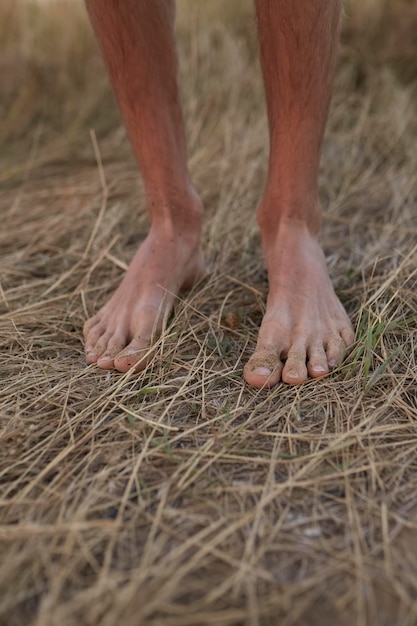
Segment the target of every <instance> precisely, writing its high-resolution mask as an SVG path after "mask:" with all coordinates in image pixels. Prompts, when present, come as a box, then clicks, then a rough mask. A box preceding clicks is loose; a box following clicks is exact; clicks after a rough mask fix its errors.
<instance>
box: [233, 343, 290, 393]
mask: <svg viewBox="0 0 417 626" xmlns="http://www.w3.org/2000/svg"><path fill="white" fill-rule="evenodd" d="M281 372H282V362H281V360H280V358H279V356H278V355H277V353H276V352H275V351H271V350H267V349H265V348H263V349H262V348H261V349H257V350H256V351H255V352H254V354H253V355H252V356H251V358H250V359H249V361H248V362H247V364H246V365H245V369H244V371H243V376H244V378H245V380H246V382H247V383H248V384H249V385H251V386H252V387H256V388H257V389H262V388H266V389H269V388H270V387H273V386H274V385H276V384H278V383H279V381H280V380H281Z"/></svg>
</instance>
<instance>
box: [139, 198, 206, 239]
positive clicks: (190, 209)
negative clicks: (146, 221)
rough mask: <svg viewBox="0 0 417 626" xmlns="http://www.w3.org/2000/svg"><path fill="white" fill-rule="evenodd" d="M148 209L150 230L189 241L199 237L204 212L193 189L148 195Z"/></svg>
mask: <svg viewBox="0 0 417 626" xmlns="http://www.w3.org/2000/svg"><path fill="white" fill-rule="evenodd" d="M148 208H149V213H150V218H151V226H152V230H155V231H158V232H160V233H161V234H162V233H165V234H167V235H173V236H178V235H180V236H184V237H186V238H191V239H194V238H195V237H198V238H199V237H200V233H201V229H202V222H203V212H204V211H203V204H202V202H201V200H200V198H199V196H198V194H197V193H196V191H195V190H194V188H193V187H191V186H189V187H188V188H187V189H185V190H181V191H180V190H175V191H174V192H173V191H172V190H168V193H164V192H163V191H162V190H158V193H153V194H152V195H150V194H148Z"/></svg>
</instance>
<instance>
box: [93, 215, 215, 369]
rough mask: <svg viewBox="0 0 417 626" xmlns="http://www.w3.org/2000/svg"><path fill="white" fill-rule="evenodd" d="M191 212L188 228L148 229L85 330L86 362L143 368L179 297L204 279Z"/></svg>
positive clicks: (106, 366) (197, 222)
mask: <svg viewBox="0 0 417 626" xmlns="http://www.w3.org/2000/svg"><path fill="white" fill-rule="evenodd" d="M196 213H197V215H196V216H194V219H190V220H189V223H190V224H192V226H191V227H190V226H189V225H188V226H187V225H186V227H185V228H182V229H178V227H176V228H173V227H172V226H164V227H155V226H153V227H152V228H151V230H150V232H149V234H148V236H147V238H146V239H145V241H144V242H143V243H142V245H141V246H140V248H139V250H138V251H137V253H136V255H135V256H134V258H133V260H132V262H131V264H130V267H129V269H128V270H127V273H126V275H125V277H124V278H123V280H122V282H121V284H120V286H119V287H118V289H117V290H116V292H115V293H114V294H113V296H112V297H111V299H110V300H109V302H108V303H107V304H105V305H104V306H103V308H102V309H100V311H99V312H98V313H97V314H96V315H94V317H92V318H91V319H89V320H88V321H87V322H86V323H85V325H84V337H85V353H86V360H87V363H97V365H98V367H100V368H101V369H105V370H110V369H116V370H118V371H119V372H126V371H127V370H129V369H130V368H135V370H136V371H140V370H143V369H144V367H145V366H146V364H147V362H148V360H149V357H150V355H151V353H152V345H153V343H154V342H155V340H156V339H157V338H158V336H159V335H160V334H161V331H162V328H163V325H164V322H165V320H166V319H167V317H168V316H169V314H170V313H171V311H172V307H173V304H174V300H175V297H176V296H177V295H178V292H179V291H180V289H182V288H189V287H191V286H192V285H193V284H194V283H195V282H197V281H198V280H200V279H201V278H202V277H203V276H204V273H205V270H204V263H203V257H202V253H201V249H200V223H201V215H200V209H199V211H198V212H196ZM196 225H197V226H196Z"/></svg>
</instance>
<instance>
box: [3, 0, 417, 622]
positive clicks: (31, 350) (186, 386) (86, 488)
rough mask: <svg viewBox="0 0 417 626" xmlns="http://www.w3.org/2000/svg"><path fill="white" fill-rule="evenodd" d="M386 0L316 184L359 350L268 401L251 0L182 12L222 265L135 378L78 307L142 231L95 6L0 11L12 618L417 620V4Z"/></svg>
mask: <svg viewBox="0 0 417 626" xmlns="http://www.w3.org/2000/svg"><path fill="white" fill-rule="evenodd" d="M354 5H356V3H354ZM381 6H382V5H380V4H376V3H374V2H371V1H370V0H369V1H368V2H367V3H362V4H361V6H357V7H356V6H353V5H351V6H350V7H348V8H347V11H346V12H347V17H346V18H345V27H344V34H343V42H342V46H341V54H340V62H339V68H338V73H337V80H336V89H335V94H334V100H333V108H332V114H331V118H330V121H329V126H328V132H327V136H326V141H325V146H324V152H323V162H322V171H321V179H320V186H321V194H322V197H323V202H324V206H325V214H326V219H325V226H324V229H323V234H322V241H323V245H324V248H325V250H326V253H327V255H328V261H329V267H330V271H331V275H332V279H333V281H334V283H335V286H336V289H337V291H338V293H339V295H340V297H341V299H342V301H343V303H344V304H345V306H346V307H347V309H348V311H349V313H350V314H351V315H352V319H353V320H354V323H355V326H356V329H357V337H358V341H357V345H356V347H355V349H354V351H353V352H352V354H351V355H350V357H349V358H348V360H347V361H346V363H345V364H343V365H342V366H341V367H340V368H339V369H338V371H337V372H335V373H334V374H333V375H332V376H329V377H328V378H327V379H325V380H321V381H319V382H309V383H307V384H305V385H303V386H302V387H300V388H289V387H287V386H285V385H280V386H278V387H277V388H275V389H274V390H272V391H270V392H265V391H256V390H254V389H250V388H248V387H247V386H244V385H243V383H242V369H243V364H244V362H245V360H246V359H247V357H248V356H249V354H250V353H251V350H252V349H253V347H254V345H255V342H256V332H257V327H258V325H259V322H260V319H261V316H262V312H263V308H264V299H265V295H266V287H267V285H266V276H265V271H264V269H263V261H262V254H261V249H260V240H259V235H258V231H257V228H256V223H255V215H254V213H255V211H254V209H255V206H256V203H257V201H258V199H259V197H260V193H261V190H262V184H263V180H264V175H265V166H266V159H267V150H268V142H267V129H266V119H265V112H264V105H263V95H262V83H261V76H260V72H259V68H258V61H257V57H256V39H255V32H254V23H253V18H252V14H251V12H250V5H249V4H248V3H240V2H231V3H230V5H229V4H228V11H227V14H226V15H225V17H224V19H220V13H219V7H220V3H218V2H217V1H216V2H214V1H213V2H210V3H204V2H199V3H196V2H195V1H194V0H193V1H192V2H191V3H188V4H187V5H184V3H183V4H181V5H180V15H179V36H180V55H181V74H182V80H183V82H182V84H183V94H184V106H185V111H186V119H187V134H188V137H189V144H190V168H191V171H192V175H193V178H194V181H195V183H196V187H197V189H198V190H199V192H200V193H201V195H202V198H203V201H204V203H205V206H206V212H207V218H206V230H205V250H206V251H207V256H208V261H209V263H210V265H211V266H212V268H213V269H212V274H211V276H210V278H209V279H208V280H207V281H206V282H205V283H203V284H202V285H200V286H199V287H198V288H196V289H195V290H194V291H193V292H191V293H189V294H188V295H187V296H186V297H184V298H179V299H178V301H177V304H176V308H175V312H174V317H173V320H172V322H171V323H170V325H169V327H168V328H167V330H166V332H165V334H164V335H163V336H162V338H161V340H160V342H159V344H158V348H157V355H156V358H155V359H154V361H153V362H152V364H151V365H150V366H149V367H148V369H147V370H146V371H145V372H144V373H143V374H141V375H139V376H137V375H134V374H131V373H128V374H126V375H120V374H116V373H105V372H100V371H98V370H97V369H95V368H94V367H91V366H90V367H86V366H85V364H84V358H83V350H82V343H81V336H82V334H81V329H82V324H83V320H84V319H85V318H86V316H87V315H88V314H91V313H92V312H93V311H94V310H96V309H97V307H98V306H100V305H101V304H102V303H104V302H105V301H106V299H107V297H108V295H109V294H110V293H111V292H112V290H113V289H114V288H115V286H116V285H117V283H118V281H119V280H120V277H121V275H122V273H123V270H124V268H125V267H126V264H127V263H128V262H129V259H130V258H131V256H132V254H133V252H134V250H135V249H136V247H137V245H138V242H139V241H140V240H141V238H142V237H143V236H144V234H145V232H146V228H147V219H146V216H145V214H144V203H143V191H142V187H141V183H140V181H139V180H138V175H137V169H136V166H135V163H134V161H133V157H132V156H131V153H130V149H129V147H128V144H127V141H126V138H125V135H124V131H123V129H122V128H121V127H120V122H119V120H118V115H117V111H116V108H115V105H114V102H113V99H112V96H111V94H110V90H109V88H108V85H107V82H106V78H105V74H104V71H103V69H102V65H101V61H100V59H99V56H98V53H97V50H96V48H95V46H94V43H93V40H92V37H91V34H89V31H88V28H87V24H86V22H85V15H84V13H83V11H82V7H80V5H78V3H67V4H64V3H59V4H57V5H52V8H51V9H48V11H46V10H45V9H44V8H42V9H39V7H35V6H32V5H27V6H26V5H24V4H20V5H17V3H13V2H10V3H3V4H2V7H1V10H2V11H6V10H8V11H9V14H8V20H9V21H8V24H9V28H8V31H7V32H9V34H10V33H12V34H11V35H10V36H6V35H7V32H6V30H3V31H2V33H1V45H2V46H3V51H6V50H7V54H6V53H5V54H3V55H2V59H3V61H4V65H5V71H6V70H7V71H8V74H7V76H8V77H9V78H8V83H7V85H8V86H7V89H5V91H4V97H3V95H2V98H3V100H2V102H1V105H0V106H1V107H2V110H3V112H4V113H5V115H4V116H3V120H6V121H3V126H2V130H4V134H3V137H4V154H3V157H2V159H3V163H2V170H1V173H0V179H1V185H2V193H1V196H0V211H1V215H2V218H3V226H2V229H1V230H0V249H1V253H2V255H1V268H0V269H1V273H0V276H1V279H0V284H1V288H0V302H1V304H0V307H1V316H0V342H1V347H2V351H1V357H0V358H1V361H0V402H1V404H0V426H1V437H2V446H1V453H0V472H1V478H0V484H1V492H0V507H1V513H0V545H1V552H0V554H1V559H0V589H1V594H0V623H1V624H5V625H6V624H7V626H17V625H19V626H20V625H21V624H28V625H29V624H33V625H34V626H35V625H36V626H55V625H58V624H59V626H75V625H76V624H77V625H86V626H87V625H95V624H100V625H102V626H114V624H122V625H123V626H130V625H131V626H137V625H139V624H140V625H141V626H142V625H146V624H152V625H158V626H159V625H160V626H187V625H192V626H197V625H202V626H203V625H210V624H218V625H221V626H229V625H230V626H232V625H233V626H234V625H241V624H248V625H250V626H256V625H259V624H262V625H263V624H265V625H267V624H271V625H272V624H274V625H275V624H277V623H279V624H280V625H281V626H295V625H297V626H302V625H304V624H305V625H309V626H311V625H314V624H315V623H317V624H319V623H320V624H321V625H326V624H338V625H342V626H343V625H344V624H348V625H349V626H350V625H351V624H358V625H365V624H370V625H375V626H383V625H384V624H387V625H388V624H389V625H392V624H401V625H410V626H411V625H413V624H415V623H416V622H417V604H416V601H415V598H416V593H417V565H416V563H417V534H416V531H417V524H416V522H415V515H416V511H417V508H416V507H417V480H416V471H417V379H416V376H417V368H416V342H417V333H416V320H417V293H416V272H417V261H416V259H417V250H416V241H417V221H416V201H417V185H416V165H417V153H416V150H415V146H416V142H417V124H416V112H415V96H416V84H415V82H413V81H414V80H415V75H413V73H412V67H411V64H410V63H409V59H410V58H414V59H415V52H416V46H415V41H414V42H413V41H412V39H411V37H408V38H406V37H405V35H404V32H406V31H404V28H405V26H404V25H405V24H409V23H411V21H412V19H414V20H417V10H416V6H415V4H410V3H404V6H403V4H401V3H394V2H392V3H389V2H388V3H384V8H383V9H382V8H381ZM17 7H19V8H18V9H17ZM395 9H397V10H395ZM399 9H402V10H399ZM365 10H366V11H367V13H366V15H367V24H368V26H367V29H365V28H364V26H363V20H361V18H362V17H363V14H362V13H361V11H365ZM40 11H41V12H40ZM62 11H64V12H65V13H60V12H62ZM404 11H407V12H406V16H407V17H406V19H405V18H404ZM30 12H32V13H30ZM28 15H29V17H30V20H29V17H28ZM34 15H36V16H37V17H36V20H34V17H33V16H34ZM60 15H61V16H62V15H65V19H64V20H62V19H61V20H59V19H58V18H59V16H60ZM237 16H240V18H239V19H237ZM414 23H415V22H414ZM388 24H389V27H390V29H391V30H392V34H390V36H389V38H388V39H387V38H386V39H385V40H384V38H383V35H384V29H385V32H386V28H387V25H388ZM34 25H35V26H36V27H35V26H34ZM54 29H55V30H54ZM57 29H58V30H57ZM55 31H57V32H58V33H59V36H58V35H57V34H55V38H54V39H51V38H50V37H49V35H48V33H52V32H55ZM390 32H391V31H390ZM30 33H31V38H30V37H29V34H30ZM41 33H43V34H42V36H41ZM61 33H62V37H61ZM80 33H81V35H80ZM395 33H397V39H395V37H396V35H395ZM398 33H400V35H398ZM79 37H81V41H82V45H81V44H80V46H78V44H79V42H80V39H79ZM384 41H385V44H384V43H383V42H384ZM46 42H48V43H46ZM386 42H388V43H386ZM398 42H400V43H401V46H399V45H397V44H398ZM413 45H414V48H412V49H413V52H414V56H413V57H411V56H410V47H412V46H413ZM45 46H46V47H45ZM48 46H49V47H48ZM69 50H74V51H76V53H74V54H76V55H80V56H81V55H83V56H82V64H81V66H80V62H79V59H80V56H76V59H77V63H74V62H73V61H74V59H73V58H72V56H71V54H70V53H69ZM48 51H49V52H48ZM29 61H30V62H29ZM401 61H402V62H401ZM13 64H14V67H15V68H20V69H19V72H20V73H19V72H17V74H18V75H17V77H16V74H13V72H12V71H11V67H12V65H13ZM48 64H49V65H48ZM52 64H53V68H52ZM51 68H52V69H51ZM97 68H100V70H99V71H98V69H97ZM93 69H94V71H93ZM51 71H53V72H55V73H54V74H53V76H55V78H53V77H52V78H51V74H50V72H51ZM5 75H6V74H5ZM22 77H23V79H22ZM48 77H49V78H48ZM48 80H49V81H50V82H49V83H48ZM45 81H46V82H45ZM50 84H53V89H52V91H51V90H50ZM80 93H82V98H81V99H80ZM22 94H23V95H22ZM77 98H78V100H77ZM64 104H65V106H64ZM90 128H94V130H95V133H96V137H97V142H98V146H99V149H100V154H101V158H102V161H103V163H104V176H105V186H104V183H103V179H102V178H101V177H100V170H99V168H98V166H97V161H96V158H95V155H94V147H93V145H92V142H91V136H90V133H89V129H90ZM132 233H134V234H132Z"/></svg>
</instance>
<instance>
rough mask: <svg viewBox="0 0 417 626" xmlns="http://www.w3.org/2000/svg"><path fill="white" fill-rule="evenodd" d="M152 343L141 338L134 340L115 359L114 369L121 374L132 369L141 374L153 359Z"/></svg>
mask: <svg viewBox="0 0 417 626" xmlns="http://www.w3.org/2000/svg"><path fill="white" fill-rule="evenodd" d="M151 356H152V354H151V350H150V341H149V340H144V339H141V338H140V337H139V338H136V339H133V340H132V341H131V342H130V343H129V345H128V346H126V348H124V350H122V351H121V352H119V354H118V355H117V356H115V357H114V367H115V368H116V369H117V370H118V371H119V372H127V371H128V370H130V369H132V368H133V369H135V371H137V372H140V371H142V370H143V369H145V367H146V364H147V363H148V361H149V359H150V358H151Z"/></svg>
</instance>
